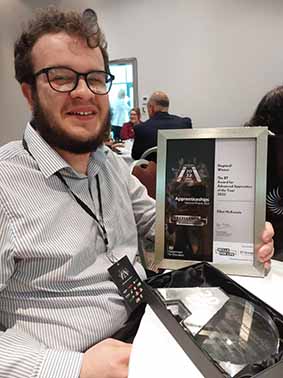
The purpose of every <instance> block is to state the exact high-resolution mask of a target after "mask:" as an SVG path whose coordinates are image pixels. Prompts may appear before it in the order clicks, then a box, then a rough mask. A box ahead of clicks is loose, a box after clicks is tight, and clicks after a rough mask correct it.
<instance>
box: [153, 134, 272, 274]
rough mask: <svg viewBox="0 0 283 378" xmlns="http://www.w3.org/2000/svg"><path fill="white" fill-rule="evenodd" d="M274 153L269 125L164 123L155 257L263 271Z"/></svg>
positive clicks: (169, 262)
mask: <svg viewBox="0 0 283 378" xmlns="http://www.w3.org/2000/svg"><path fill="white" fill-rule="evenodd" d="M266 157H267V129H266V128H264V127H253V128H229V129H198V130H196V129H195V130H194V129H192V130H186V131H185V130H162V131H159V134H158V161H157V220H156V251H155V252H156V253H155V256H156V259H155V262H156V263H158V264H159V266H160V267H162V268H168V269H178V268H181V267H182V266H186V265H188V264H190V263H192V262H194V261H208V262H212V263H215V264H216V265H217V266H218V267H219V268H220V269H221V268H222V267H223V266H225V267H224V271H225V273H227V274H233V273H234V272H235V274H238V272H239V274H244V275H245V274H248V275H263V273H264V271H263V265H262V264H261V265H260V264H259V262H258V261H257V259H256V258H255V245H256V243H257V242H258V241H259V236H260V234H261V232H262V230H263V228H264V221H265V193H266V161H267V159H266ZM235 264H236V265H238V266H239V268H235V269H234V266H235ZM250 267H252V269H250ZM259 272H260V274H258V273H259Z"/></svg>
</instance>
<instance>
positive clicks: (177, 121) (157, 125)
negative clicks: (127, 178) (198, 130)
mask: <svg viewBox="0 0 283 378" xmlns="http://www.w3.org/2000/svg"><path fill="white" fill-rule="evenodd" d="M191 127H192V121H191V119H190V118H182V117H178V116H176V115H173V114H169V113H167V112H158V113H156V114H155V115H154V116H153V117H152V118H149V119H148V120H147V121H145V122H144V123H142V124H138V125H136V126H134V131H135V139H134V144H133V149H132V158H133V159H135V160H138V159H140V157H141V155H142V154H143V153H144V151H146V150H147V149H148V148H151V147H154V146H157V132H158V130H159V129H160V130H161V129H162V130H164V129H187V128H191ZM153 160H156V158H155V159H154V158H153Z"/></svg>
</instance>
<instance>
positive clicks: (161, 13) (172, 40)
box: [0, 0, 283, 144]
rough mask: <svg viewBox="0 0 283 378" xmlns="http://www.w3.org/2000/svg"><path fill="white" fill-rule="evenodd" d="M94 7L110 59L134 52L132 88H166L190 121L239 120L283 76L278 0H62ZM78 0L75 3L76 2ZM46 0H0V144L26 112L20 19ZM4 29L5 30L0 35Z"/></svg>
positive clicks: (282, 8)
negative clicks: (17, 77)
mask: <svg viewBox="0 0 283 378" xmlns="http://www.w3.org/2000/svg"><path fill="white" fill-rule="evenodd" d="M49 3H54V4H55V3H57V4H59V5H60V6H61V7H68V8H75V9H79V10H83V9H84V8H86V7H92V8H94V9H95V10H96V11H97V13H98V16H99V19H100V23H101V24H102V27H103V30H104V31H105V34H106V37H107V40H108V43H109V52H110V58H111V59H118V58H126V57H137V60H138V75H139V95H140V98H141V97H142V95H145V94H146V95H150V94H151V93H152V92H153V91H154V90H157V89H160V90H164V91H166V92H167V93H168V94H169V96H170V99H171V106H170V110H171V112H173V113H177V114H180V115H189V116H191V118H192V120H193V124H194V126H195V127H205V126H208V127H215V126H234V125H241V124H242V123H243V122H245V121H246V120H247V119H249V117H250V116H251V114H252V112H253V110H254V108H255V106H256V104H257V102H258V101H259V99H260V98H261V97H262V96H263V95H264V94H265V92H266V91H268V90H269V89H271V88H273V87H274V86H276V85H279V84H281V83H282V81H283V80H282V78H283V49H282V48H281V45H282V43H281V39H282V35H283V22H282V19H283V1H281V0H174V1H172V0H151V1H150V0H91V1H90V0H80V1H79V2H78V1H77V0H61V1H53V2H52V1H50V2H49ZM78 3H79V5H78ZM47 4H48V1H43V0H42V1H35V0H31V1H28V0H26V1H20V0H17V1H16V0H6V1H5V0H0V22H1V37H0V38H1V39H0V43H1V45H0V46H1V53H0V59H1V67H2V69H1V71H0V80H1V83H2V94H3V95H5V96H4V97H3V96H1V103H0V110H1V115H2V126H1V128H0V144H1V143H3V142H4V141H7V140H10V139H12V138H14V137H16V136H17V137H20V136H21V133H22V130H23V127H24V122H25V121H26V119H27V118H28V117H29V115H28V112H27V110H26V105H25V103H24V100H23V99H22V98H21V95H20V92H19V89H18V86H17V84H16V82H15V81H14V79H13V76H14V72H13V54H12V46H13V41H14V38H15V35H16V32H17V31H18V30H19V29H20V28H19V21H20V20H21V19H25V18H26V17H27V16H28V15H29V14H31V11H32V9H34V8H35V7H36V6H40V5H41V6H46V5H47ZM2 31H4V34H5V36H3V34H2Z"/></svg>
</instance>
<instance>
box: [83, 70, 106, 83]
mask: <svg viewBox="0 0 283 378" xmlns="http://www.w3.org/2000/svg"><path fill="white" fill-rule="evenodd" d="M87 80H88V83H89V85H91V86H95V85H100V86H101V85H103V86H104V85H105V82H106V75H105V74H104V73H99V72H95V73H90V74H89V75H88V77H87Z"/></svg>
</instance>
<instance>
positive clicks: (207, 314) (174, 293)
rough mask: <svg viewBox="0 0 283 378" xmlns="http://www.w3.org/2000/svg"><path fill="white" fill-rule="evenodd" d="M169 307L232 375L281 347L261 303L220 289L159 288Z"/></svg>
mask: <svg viewBox="0 0 283 378" xmlns="http://www.w3.org/2000/svg"><path fill="white" fill-rule="evenodd" d="M157 291H158V294H159V296H160V297H161V299H162V300H163V301H164V303H165V304H166V306H167V308H168V310H170V311H171V312H172V314H173V315H174V316H175V317H176V319H177V320H178V321H179V323H180V324H181V325H182V327H183V328H184V329H185V331H186V332H190V333H191V334H192V335H193V336H194V338H195V340H196V342H197V344H198V345H199V347H200V348H201V349H202V350H203V351H205V352H206V353H207V354H208V355H209V356H210V357H211V358H212V359H213V360H214V361H215V362H216V363H217V364H219V365H220V366H221V368H222V369H223V370H225V371H226V372H227V373H228V374H229V375H230V376H231V377H234V376H235V375H236V374H237V373H238V372H240V371H241V370H242V369H243V368H244V367H246V366H247V365H249V364H254V363H256V362H260V361H263V360H265V359H267V358H269V357H270V356H271V355H273V354H275V353H277V352H278V350H279V342H280V338H279V332H278V329H277V327H276V324H275V323H274V321H273V320H272V318H271V316H270V315H269V314H268V313H267V312H266V311H265V310H264V309H263V308H262V307H260V306H258V305H256V304H254V303H252V302H250V301H248V300H246V299H243V298H241V297H237V296H234V295H227V294H226V293H224V291H223V290H221V289H220V288H213V287H209V288H206V287H202V288H200V287H198V288H174V289H173V288H169V289H158V290H157Z"/></svg>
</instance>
